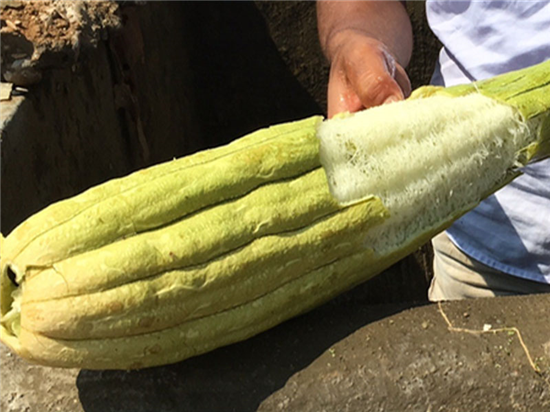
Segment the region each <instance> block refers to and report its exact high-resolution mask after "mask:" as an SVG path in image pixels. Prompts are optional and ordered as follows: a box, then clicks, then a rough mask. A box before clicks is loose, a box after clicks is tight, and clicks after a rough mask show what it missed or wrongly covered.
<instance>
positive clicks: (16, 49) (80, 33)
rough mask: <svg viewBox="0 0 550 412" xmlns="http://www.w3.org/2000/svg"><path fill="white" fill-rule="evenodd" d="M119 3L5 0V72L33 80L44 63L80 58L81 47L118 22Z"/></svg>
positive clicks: (23, 81)
mask: <svg viewBox="0 0 550 412" xmlns="http://www.w3.org/2000/svg"><path fill="white" fill-rule="evenodd" d="M117 8H118V6H117V4H116V3H114V2H96V1H93V2H88V1H82V0H78V1H70V2H68V1H56V0H42V1H20V0H3V1H2V2H1V3H0V15H1V29H0V33H1V34H2V48H1V51H2V77H3V78H4V79H5V81H8V82H10V83H13V84H15V85H16V86H29V85H32V84H36V83H38V82H39V81H40V80H41V79H42V69H44V68H47V67H51V66H55V65H59V64H65V63H69V64H71V63H74V62H76V60H77V58H78V55H79V53H80V51H81V49H82V48H85V47H89V46H93V45H95V44H97V42H98V41H99V40H100V39H101V37H102V36H104V35H105V33H106V32H107V30H109V29H113V28H116V27H119V26H120V21H119V18H118V16H117V14H116V11H117Z"/></svg>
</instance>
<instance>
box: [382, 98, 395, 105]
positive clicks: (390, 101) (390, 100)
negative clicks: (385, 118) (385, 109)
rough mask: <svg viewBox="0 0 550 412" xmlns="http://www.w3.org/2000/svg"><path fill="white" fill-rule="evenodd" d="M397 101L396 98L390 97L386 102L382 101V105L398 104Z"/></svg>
mask: <svg viewBox="0 0 550 412" xmlns="http://www.w3.org/2000/svg"><path fill="white" fill-rule="evenodd" d="M398 101H399V99H398V98H397V97H396V96H390V97H388V98H387V99H386V100H384V103H382V104H388V103H395V102H398Z"/></svg>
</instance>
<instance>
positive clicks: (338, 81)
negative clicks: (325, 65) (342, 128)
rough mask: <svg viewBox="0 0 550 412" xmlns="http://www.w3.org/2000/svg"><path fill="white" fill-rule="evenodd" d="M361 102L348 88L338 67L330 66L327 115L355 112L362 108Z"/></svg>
mask: <svg viewBox="0 0 550 412" xmlns="http://www.w3.org/2000/svg"><path fill="white" fill-rule="evenodd" d="M363 108H364V107H363V104H362V103H361V100H360V99H359V97H358V96H357V94H356V93H355V92H354V91H353V90H352V89H351V88H350V84H349V81H348V79H347V77H346V74H345V73H344V72H343V71H342V70H339V69H335V68H334V67H332V68H331V71H330V76H329V82H328V94H327V115H328V117H329V118H331V117H333V116H334V115H336V114H338V113H343V112H351V113H353V112H356V111H358V110H361V109H363Z"/></svg>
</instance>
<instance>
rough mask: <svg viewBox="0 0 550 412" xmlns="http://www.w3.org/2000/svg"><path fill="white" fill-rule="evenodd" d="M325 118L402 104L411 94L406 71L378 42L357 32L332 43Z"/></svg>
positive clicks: (346, 32)
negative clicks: (394, 102) (386, 105)
mask: <svg viewBox="0 0 550 412" xmlns="http://www.w3.org/2000/svg"><path fill="white" fill-rule="evenodd" d="M332 42H333V45H332V50H333V53H332V56H331V60H332V64H331V68H330V77H329V84H328V101H327V103H328V117H329V118H330V117H332V116H334V115H335V114H337V113H341V112H346V111H348V112H356V111H358V110H361V109H364V108H369V107H372V106H378V105H381V104H384V103H390V102H393V101H398V100H403V99H404V98H405V97H407V96H408V95H409V94H410V93H411V83H410V81H409V78H408V76H407V73H406V72H405V69H404V68H403V67H401V65H399V63H397V62H396V61H395V59H394V57H393V56H392V55H391V54H390V52H389V51H388V50H387V48H386V47H385V46H384V44H383V43H381V42H380V41H378V40H376V39H374V38H372V37H368V36H367V35H366V34H365V33H362V32H360V31H357V30H345V31H343V32H340V33H338V34H337V35H335V36H334V39H332Z"/></svg>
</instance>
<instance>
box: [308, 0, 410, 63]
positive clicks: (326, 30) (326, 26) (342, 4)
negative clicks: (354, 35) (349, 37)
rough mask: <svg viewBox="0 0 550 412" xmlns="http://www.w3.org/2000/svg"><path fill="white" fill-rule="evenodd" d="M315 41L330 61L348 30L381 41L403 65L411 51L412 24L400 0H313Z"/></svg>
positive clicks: (408, 58)
mask: <svg viewBox="0 0 550 412" xmlns="http://www.w3.org/2000/svg"><path fill="white" fill-rule="evenodd" d="M317 22H318V27H319V40H320V42H321V47H322V48H323V51H324V53H325V55H326V56H327V58H328V59H329V60H331V61H332V58H333V55H334V53H335V50H337V49H338V47H339V42H341V41H345V40H344V39H345V37H346V36H345V32H346V31H348V30H353V31H358V32H362V33H364V34H365V35H366V36H369V37H372V38H374V39H376V40H378V41H380V42H382V43H383V44H384V45H385V46H386V47H387V49H388V51H389V52H390V53H391V54H392V55H393V57H394V58H395V59H396V61H397V62H398V63H399V64H400V65H401V66H403V67H405V66H406V65H407V64H408V62H409V60H410V57H411V53H412V44H413V42H412V27H411V22H410V19H409V15H408V13H407V10H406V9H405V7H404V5H403V4H402V3H401V2H400V1H317Z"/></svg>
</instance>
